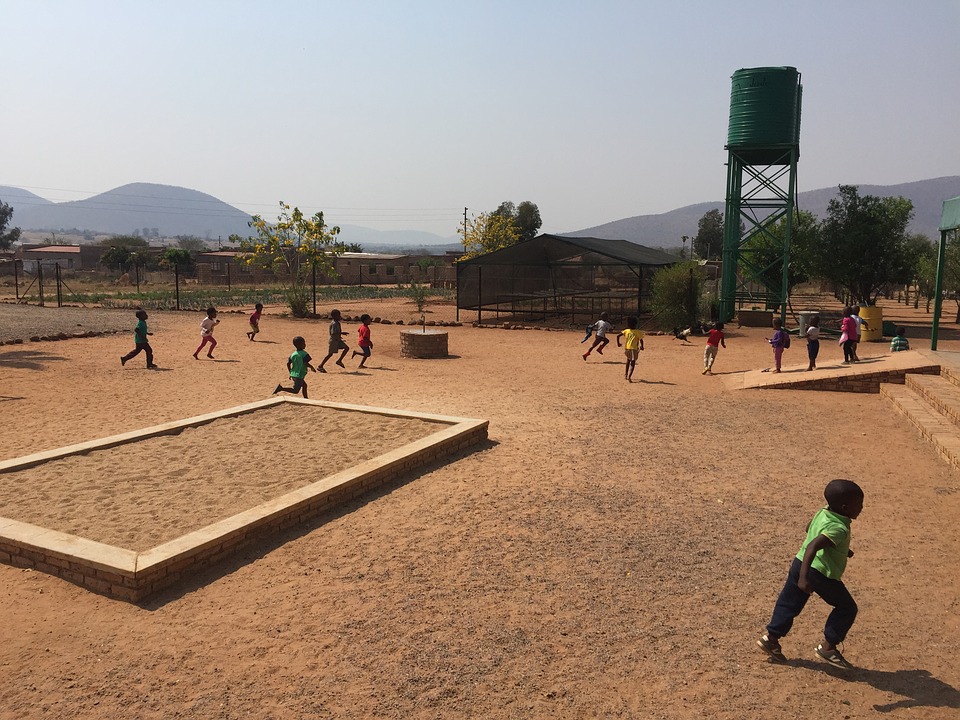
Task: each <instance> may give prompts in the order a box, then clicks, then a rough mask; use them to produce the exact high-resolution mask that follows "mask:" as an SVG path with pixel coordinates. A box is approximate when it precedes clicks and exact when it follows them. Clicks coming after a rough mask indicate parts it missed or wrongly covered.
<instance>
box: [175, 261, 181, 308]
mask: <svg viewBox="0 0 960 720" xmlns="http://www.w3.org/2000/svg"><path fill="white" fill-rule="evenodd" d="M173 282H174V285H175V286H176V292H177V310H179V309H180V265H179V263H174V264H173Z"/></svg>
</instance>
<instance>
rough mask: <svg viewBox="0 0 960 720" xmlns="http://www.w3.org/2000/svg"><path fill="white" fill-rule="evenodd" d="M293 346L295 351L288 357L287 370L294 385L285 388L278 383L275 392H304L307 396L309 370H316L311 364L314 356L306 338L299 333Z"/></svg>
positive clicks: (304, 395)
mask: <svg viewBox="0 0 960 720" xmlns="http://www.w3.org/2000/svg"><path fill="white" fill-rule="evenodd" d="M293 347H294V351H293V352H292V353H291V354H290V357H289V358H287V372H288V373H290V379H291V380H293V387H290V388H285V387H284V386H283V385H277V388H276V390H274V391H273V393H274V395H276V394H277V393H278V392H287V393H293V394H294V395H296V394H297V393H298V392H299V393H303V397H307V382H306V377H307V370H308V369H309V370H313V371H314V372H316V370H315V369H314V367H313V365H311V364H310V361H311V360H312V359H313V358H311V357H310V355H309V354H308V353H307V350H306V348H307V342H306V340H304V339H303V338H302V337H300V336H299V335H297V337H295V338H294V339H293Z"/></svg>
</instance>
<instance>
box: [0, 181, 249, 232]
mask: <svg viewBox="0 0 960 720" xmlns="http://www.w3.org/2000/svg"><path fill="white" fill-rule="evenodd" d="M11 190H12V191H15V192H16V191H17V189H16V188H0V199H3V200H4V202H7V203H9V204H10V205H12V206H13V224H14V225H16V226H17V227H19V228H20V229H22V230H40V231H54V232H59V231H62V230H67V229H70V228H77V229H80V230H90V231H93V232H97V233H114V234H130V233H132V232H133V231H134V230H138V229H141V228H151V229H152V228H156V229H157V230H158V232H159V233H160V234H161V235H163V236H166V237H173V236H175V235H196V236H197V237H201V238H206V239H211V240H212V239H216V238H217V237H218V236H221V237H222V238H223V239H224V240H226V239H227V237H228V236H229V235H231V234H233V233H237V234H239V235H243V236H246V235H247V234H248V233H249V230H250V229H249V227H248V226H247V222H248V221H249V220H250V216H249V215H247V214H246V213H245V212H243V211H241V210H238V209H237V208H235V207H233V206H232V205H228V204H227V203H225V202H223V201H221V200H217V198H215V197H213V196H212V195H207V194H206V193H202V192H198V191H196V190H188V189H187V188H181V187H174V186H172V185H155V184H152V183H131V184H129V185H123V186H121V187H118V188H115V189H113V190H109V191H108V192H105V193H101V194H100V195H94V196H93V197H90V198H87V199H86V200H75V201H72V202H63V203H51V202H48V201H46V200H43V199H42V198H38V197H37V196H35V195H32V193H27V195H32V197H22V196H19V197H18V196H17V195H16V194H10V191H11ZM19 192H20V193H23V192H24V191H22V190H20V191H19ZM8 196H9V197H10V199H9V200H7V199H6V198H7V197H8ZM37 201H40V202H37Z"/></svg>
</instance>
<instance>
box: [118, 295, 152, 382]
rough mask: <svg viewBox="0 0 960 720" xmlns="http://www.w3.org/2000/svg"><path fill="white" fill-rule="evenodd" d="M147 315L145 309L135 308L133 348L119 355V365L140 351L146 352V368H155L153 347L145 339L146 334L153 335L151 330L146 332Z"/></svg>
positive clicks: (125, 362)
mask: <svg viewBox="0 0 960 720" xmlns="http://www.w3.org/2000/svg"><path fill="white" fill-rule="evenodd" d="M147 317H148V316H147V311H146V310H137V312H136V318H137V326H136V327H135V328H134V329H133V344H134V348H133V350H131V351H130V352H128V353H127V354H126V355H122V356H121V357H120V365H121V367H122V366H123V365H126V364H127V360H132V359H133V358H135V357H136V356H137V355H139V354H140V353H141V352H145V353H146V354H147V369H148V370H156V369H157V366H156V365H154V364H153V348H151V347H150V341H149V340H147V335H153V333H152V332H147Z"/></svg>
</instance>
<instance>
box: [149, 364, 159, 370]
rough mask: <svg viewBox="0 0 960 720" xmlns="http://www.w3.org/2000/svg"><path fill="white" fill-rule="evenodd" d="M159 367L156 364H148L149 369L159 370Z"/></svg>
mask: <svg viewBox="0 0 960 720" xmlns="http://www.w3.org/2000/svg"><path fill="white" fill-rule="evenodd" d="M157 369H158V368H157V366H156V365H147V370H157Z"/></svg>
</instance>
